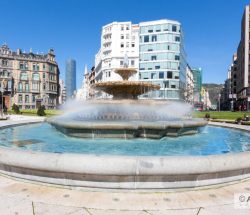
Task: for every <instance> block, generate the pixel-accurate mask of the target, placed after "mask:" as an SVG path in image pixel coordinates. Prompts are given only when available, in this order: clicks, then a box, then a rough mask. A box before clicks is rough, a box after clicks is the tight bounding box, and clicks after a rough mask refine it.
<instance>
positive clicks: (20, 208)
mask: <svg viewBox="0 0 250 215" xmlns="http://www.w3.org/2000/svg"><path fill="white" fill-rule="evenodd" d="M34 120H37V121H41V120H43V118H40V117H39V118H38V117H32V116H31V117H27V116H11V119H10V120H8V121H0V126H4V125H7V124H15V123H17V122H20V121H22V122H23V123H28V122H31V121H34ZM213 124H214V123H213ZM220 124H221V123H220ZM45 162H46V161H45ZM235 193H247V194H248V195H249V196H250V179H249V180H245V181H241V182H237V183H231V184H224V185H219V186H213V187H203V188H199V189H198V188H196V189H185V190H172V191H171V190H165V191H163V190H156V191H139V190H134V191H128V190H127V191H122V190H98V189H88V188H72V187H71V188H67V187H61V186H55V185H49V184H41V183H37V182H30V181H24V180H21V179H15V178H10V177H7V176H5V175H0V214H1V215H236V214H237V215H249V214H250V209H235V208H234V194H235Z"/></svg>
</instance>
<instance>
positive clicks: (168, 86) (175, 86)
mask: <svg viewBox="0 0 250 215" xmlns="http://www.w3.org/2000/svg"><path fill="white" fill-rule="evenodd" d="M139 27H140V33H139V34H140V43H139V55H140V56H139V59H140V60H139V79H140V80H141V81H147V82H152V83H154V84H158V85H160V86H161V88H160V90H158V91H152V92H149V93H148V94H146V95H145V94H144V95H143V96H142V97H143V98H155V99H173V100H184V91H185V87H186V86H185V84H186V66H187V63H186V57H185V52H184V47H183V33H182V28H181V24H180V23H179V22H177V21H173V20H157V21H151V22H141V23H140V24H139Z"/></svg>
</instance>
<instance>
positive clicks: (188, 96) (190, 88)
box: [184, 65, 194, 104]
mask: <svg viewBox="0 0 250 215" xmlns="http://www.w3.org/2000/svg"><path fill="white" fill-rule="evenodd" d="M184 95H185V101H186V102H187V103H189V104H194V74H193V71H192V69H191V67H190V66H189V65H187V67H186V90H185V94H184Z"/></svg>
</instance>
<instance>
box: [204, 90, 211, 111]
mask: <svg viewBox="0 0 250 215" xmlns="http://www.w3.org/2000/svg"><path fill="white" fill-rule="evenodd" d="M201 102H202V103H203V110H210V109H211V108H212V103H211V101H210V98H209V92H208V90H206V89H205V88H204V87H201Z"/></svg>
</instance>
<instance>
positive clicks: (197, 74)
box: [192, 68, 202, 103]
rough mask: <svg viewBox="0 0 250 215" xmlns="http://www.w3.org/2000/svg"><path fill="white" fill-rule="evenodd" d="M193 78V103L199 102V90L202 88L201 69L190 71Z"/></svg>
mask: <svg viewBox="0 0 250 215" xmlns="http://www.w3.org/2000/svg"><path fill="white" fill-rule="evenodd" d="M192 72H193V76H194V103H200V102H201V88H202V69H201V68H199V69H196V68H193V69H192Z"/></svg>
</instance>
